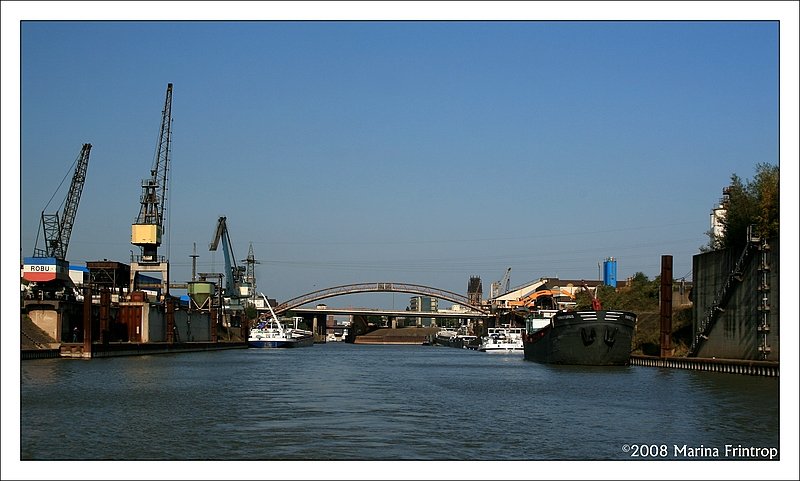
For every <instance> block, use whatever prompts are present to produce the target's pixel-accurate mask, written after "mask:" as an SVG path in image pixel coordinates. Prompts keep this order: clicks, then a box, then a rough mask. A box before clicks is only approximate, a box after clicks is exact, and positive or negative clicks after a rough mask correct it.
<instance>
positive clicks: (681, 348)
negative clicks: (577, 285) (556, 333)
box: [575, 272, 692, 356]
mask: <svg viewBox="0 0 800 481" xmlns="http://www.w3.org/2000/svg"><path fill="white" fill-rule="evenodd" d="M677 288H678V285H677V284H674V285H673V292H674V291H675V290H677ZM660 291H661V276H656V278H655V279H653V280H650V279H649V278H648V277H647V276H646V275H645V274H643V273H641V272H637V273H636V274H634V275H633V277H632V278H631V279H630V282H628V284H627V285H626V286H624V287H619V288H616V289H615V288H613V287H611V286H605V285H603V286H598V287H597V297H598V299H600V302H601V303H602V305H603V308H604V309H614V310H623V311H630V312H633V313H635V314H636V316H637V322H636V334H635V336H634V339H633V345H632V346H631V348H632V351H633V354H644V355H648V356H658V355H660V353H661V341H660V338H661V313H660V306H659V297H660ZM575 300H576V302H577V305H576V306H575V307H576V309H591V306H592V298H591V295H590V294H589V293H588V292H586V291H583V292H581V293H579V294H578V295H577V296H576V298H575ZM691 343H692V308H691V307H681V308H673V310H672V342H671V345H672V348H673V349H674V355H675V356H685V355H686V353H688V352H689V346H690V345H691Z"/></svg>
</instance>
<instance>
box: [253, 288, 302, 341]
mask: <svg viewBox="0 0 800 481" xmlns="http://www.w3.org/2000/svg"><path fill="white" fill-rule="evenodd" d="M262 296H263V294H262ZM264 300H265V301H266V303H267V307H269V312H270V314H272V318H271V319H261V320H260V321H258V323H257V324H256V325H255V327H253V328H252V329H250V333H249V334H248V335H247V345H248V346H249V347H257V348H264V347H269V348H286V347H308V346H313V345H314V333H313V332H311V331H308V330H305V329H300V328H299V324H300V321H302V320H303V318H302V317H294V318H292V319H289V320H285V321H287V322H291V323H292V327H284V325H283V323H281V321H280V320H278V317H277V316H276V315H275V311H273V310H272V306H270V304H269V301H268V300H267V298H266V297H264Z"/></svg>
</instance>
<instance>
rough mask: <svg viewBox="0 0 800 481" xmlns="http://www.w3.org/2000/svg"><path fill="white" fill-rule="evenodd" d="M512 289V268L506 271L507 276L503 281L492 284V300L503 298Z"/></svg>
mask: <svg viewBox="0 0 800 481" xmlns="http://www.w3.org/2000/svg"><path fill="white" fill-rule="evenodd" d="M510 288H511V268H510V267H509V268H508V269H507V270H506V273H505V275H504V276H503V280H502V281H497V282H492V285H491V288H490V289H491V292H490V295H491V298H492V299H494V298H495V297H499V296H502V295H503V294H505V293H506V292H508V290H509V289H510Z"/></svg>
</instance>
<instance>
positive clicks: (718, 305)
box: [689, 225, 769, 357]
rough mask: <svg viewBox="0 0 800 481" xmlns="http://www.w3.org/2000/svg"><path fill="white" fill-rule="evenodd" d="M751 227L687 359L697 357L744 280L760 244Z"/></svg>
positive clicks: (697, 333) (709, 308)
mask: <svg viewBox="0 0 800 481" xmlns="http://www.w3.org/2000/svg"><path fill="white" fill-rule="evenodd" d="M753 227H754V226H752V225H751V226H748V228H747V244H746V245H745V247H744V250H743V251H742V254H741V255H740V256H739V259H738V260H737V261H736V264H734V266H733V269H732V270H731V272H730V273H729V274H728V277H727V278H726V279H725V283H724V284H722V287H721V288H720V289H719V291H717V293H716V295H715V296H714V300H713V301H712V303H711V305H710V306H709V307H708V308H707V309H706V313H705V317H704V318H703V321H702V322H701V323H700V324H699V325H698V328H697V332H696V333H695V336H694V340H693V341H692V346H691V348H690V349H689V357H696V356H697V354H698V352H699V351H700V347H701V346H702V345H703V342H705V340H706V339H708V335H709V333H710V332H711V329H712V328H713V327H714V324H715V323H716V322H717V319H718V317H719V314H720V313H721V312H723V311H724V310H725V305H726V304H727V303H728V301H729V300H730V298H731V294H733V291H734V290H735V288H736V286H738V285H739V284H740V283H741V282H742V280H743V279H744V278H743V275H744V268H745V266H747V262H748V261H749V260H750V255H751V254H752V253H753V250H755V249H757V248H758V247H759V246H760V244H761V239H760V238H759V237H758V236H757V235H754V234H753ZM765 244H766V243H765ZM765 258H766V257H765V256H764V255H762V259H765ZM765 275H766V274H765ZM766 292H769V290H768V289H767V291H766ZM767 307H768V304H767ZM767 315H768V310H767V313H765V314H764V320H762V322H765V320H766V316H767ZM759 330H760V326H759ZM768 331H769V326H768V325H767V332H768ZM764 339H765V340H766V335H765V336H764ZM765 342H766V341H765Z"/></svg>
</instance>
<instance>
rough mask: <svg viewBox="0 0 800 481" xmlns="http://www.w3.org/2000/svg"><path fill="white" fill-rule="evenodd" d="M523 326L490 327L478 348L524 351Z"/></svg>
mask: <svg viewBox="0 0 800 481" xmlns="http://www.w3.org/2000/svg"><path fill="white" fill-rule="evenodd" d="M522 331H524V328H521V327H509V326H503V327H490V328H489V330H488V331H487V333H486V335H485V336H483V338H482V339H481V345H480V346H479V347H478V350H479V351H481V352H518V353H520V354H521V353H522V352H523V351H524V347H523V345H522Z"/></svg>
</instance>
